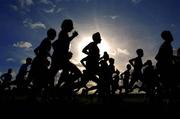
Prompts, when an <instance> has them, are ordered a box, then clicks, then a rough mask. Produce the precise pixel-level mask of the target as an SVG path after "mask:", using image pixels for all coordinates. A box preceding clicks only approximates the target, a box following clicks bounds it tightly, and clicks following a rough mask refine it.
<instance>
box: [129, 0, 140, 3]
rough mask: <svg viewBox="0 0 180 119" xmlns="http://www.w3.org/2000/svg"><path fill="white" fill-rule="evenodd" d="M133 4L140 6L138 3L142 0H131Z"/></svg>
mask: <svg viewBox="0 0 180 119" xmlns="http://www.w3.org/2000/svg"><path fill="white" fill-rule="evenodd" d="M131 2H132V3H134V4H138V3H140V2H142V0H131Z"/></svg>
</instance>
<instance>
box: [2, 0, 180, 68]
mask: <svg viewBox="0 0 180 119" xmlns="http://www.w3.org/2000/svg"><path fill="white" fill-rule="evenodd" d="M66 18H68V19H69V18H70V19H72V20H73V22H74V27H75V30H77V31H78V32H79V36H78V37H77V38H75V39H74V40H73V41H72V44H71V51H72V52H73V53H74V55H73V60H72V61H73V62H74V63H75V64H77V65H78V66H79V61H80V59H81V58H83V57H84V56H85V55H83V53H82V52H81V50H82V48H83V47H84V46H85V45H87V43H89V42H91V36H92V34H93V33H95V32H97V31H98V32H100V33H101V36H102V39H103V41H102V43H101V44H100V45H99V47H100V50H101V54H102V53H103V52H104V51H105V50H106V51H107V52H108V53H109V54H110V56H111V57H113V58H115V62H116V66H117V68H118V69H119V70H123V69H124V67H125V65H126V64H127V62H128V60H129V59H130V58H133V57H135V56H136V53H135V51H136V49H138V48H143V49H144V57H143V61H145V60H147V59H152V60H153V61H154V57H155V55H156V53H157V51H158V49H159V46H160V45H161V43H162V40H161V37H160V33H161V32H162V31H163V30H170V31H171V32H172V34H173V36H174V42H173V44H172V45H173V47H174V49H177V48H178V47H180V40H179V38H180V0H1V1H0V27H1V28H0V48H1V50H0V55H1V56H0V72H5V71H6V70H7V69H8V68H13V69H14V71H16V72H17V70H18V69H19V67H20V65H21V64H22V62H23V61H24V59H25V58H26V57H34V53H33V49H34V48H36V47H37V46H38V45H39V44H40V42H41V41H42V40H43V38H45V37H46V31H47V29H48V28H50V27H52V28H54V29H56V30H57V32H59V31H60V25H61V23H62V21H63V20H64V19H66ZM154 63H155V62H154Z"/></svg>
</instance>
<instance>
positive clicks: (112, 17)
mask: <svg viewBox="0 0 180 119" xmlns="http://www.w3.org/2000/svg"><path fill="white" fill-rule="evenodd" d="M110 17H111V19H113V20H115V19H117V18H118V17H119V16H110Z"/></svg>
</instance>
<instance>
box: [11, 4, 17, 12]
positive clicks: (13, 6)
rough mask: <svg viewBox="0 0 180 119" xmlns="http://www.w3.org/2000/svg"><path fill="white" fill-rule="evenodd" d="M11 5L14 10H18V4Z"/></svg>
mask: <svg viewBox="0 0 180 119" xmlns="http://www.w3.org/2000/svg"><path fill="white" fill-rule="evenodd" d="M10 7H11V8H12V9H13V10H14V11H18V6H16V5H10Z"/></svg>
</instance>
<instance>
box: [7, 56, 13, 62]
mask: <svg viewBox="0 0 180 119" xmlns="http://www.w3.org/2000/svg"><path fill="white" fill-rule="evenodd" d="M6 61H7V62H13V61H14V58H11V57H10V58H7V59H6Z"/></svg>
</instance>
